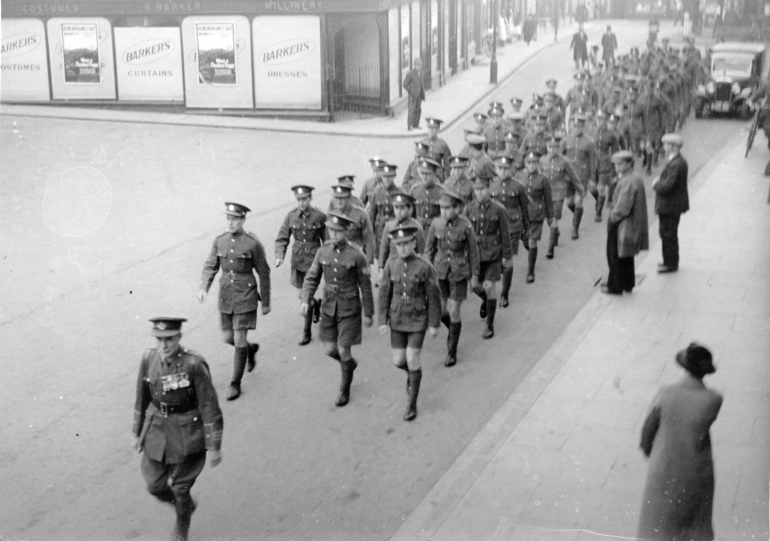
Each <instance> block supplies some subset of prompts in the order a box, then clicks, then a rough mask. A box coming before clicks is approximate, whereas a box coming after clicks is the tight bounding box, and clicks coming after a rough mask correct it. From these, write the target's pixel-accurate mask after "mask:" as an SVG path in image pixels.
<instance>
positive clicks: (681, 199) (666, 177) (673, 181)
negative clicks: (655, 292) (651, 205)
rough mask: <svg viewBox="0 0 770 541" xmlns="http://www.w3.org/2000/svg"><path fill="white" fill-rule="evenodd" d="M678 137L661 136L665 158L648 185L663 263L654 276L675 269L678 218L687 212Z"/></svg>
mask: <svg viewBox="0 0 770 541" xmlns="http://www.w3.org/2000/svg"><path fill="white" fill-rule="evenodd" d="M682 144H684V140H683V139H682V136H681V135H679V134H677V133H667V134H666V135H664V136H663V150H664V151H665V153H666V156H667V158H668V163H667V164H666V167H664V168H663V171H662V172H661V174H660V176H659V177H658V178H657V179H655V180H654V181H653V182H652V189H653V190H655V212H657V213H658V224H659V231H660V241H661V244H662V248H663V263H660V264H658V272H660V273H665V272H676V271H677V270H678V269H679V234H678V228H679V218H680V217H681V216H682V213H684V212H687V211H688V210H690V199H689V196H688V194H687V161H685V159H684V158H683V157H682V155H681V154H680V150H681V148H682Z"/></svg>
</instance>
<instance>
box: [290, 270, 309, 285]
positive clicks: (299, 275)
mask: <svg viewBox="0 0 770 541" xmlns="http://www.w3.org/2000/svg"><path fill="white" fill-rule="evenodd" d="M305 274H306V273H305V271H301V270H299V269H298V268H296V267H292V268H291V285H293V286H294V287H296V288H297V289H302V284H303V282H304V281H305Z"/></svg>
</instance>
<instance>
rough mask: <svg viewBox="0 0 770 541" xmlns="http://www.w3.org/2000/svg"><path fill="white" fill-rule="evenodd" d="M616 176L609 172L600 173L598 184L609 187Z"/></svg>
mask: <svg viewBox="0 0 770 541" xmlns="http://www.w3.org/2000/svg"><path fill="white" fill-rule="evenodd" d="M613 176H614V173H612V172H610V171H607V172H606V173H599V182H598V184H599V185H600V186H607V185H609V184H610V183H611V182H612V177H613Z"/></svg>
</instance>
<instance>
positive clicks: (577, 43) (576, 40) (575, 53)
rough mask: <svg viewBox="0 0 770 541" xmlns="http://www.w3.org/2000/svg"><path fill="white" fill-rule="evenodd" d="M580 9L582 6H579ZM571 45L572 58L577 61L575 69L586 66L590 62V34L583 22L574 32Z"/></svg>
mask: <svg viewBox="0 0 770 541" xmlns="http://www.w3.org/2000/svg"><path fill="white" fill-rule="evenodd" d="M583 7H585V6H583ZM579 10H580V6H578V11H579ZM569 47H570V49H572V60H574V62H575V69H580V68H584V67H586V65H587V64H588V34H586V31H585V30H584V29H583V23H582V22H581V23H580V25H579V26H578V31H577V32H575V33H574V34H573V36H572V42H571V43H570V44H569Z"/></svg>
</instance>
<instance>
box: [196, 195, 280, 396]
mask: <svg viewBox="0 0 770 541" xmlns="http://www.w3.org/2000/svg"><path fill="white" fill-rule="evenodd" d="M248 212H251V209H249V208H248V207H246V206H244V205H241V204H239V203H225V214H226V215H227V231H226V232H225V233H222V234H221V235H219V236H218V237H217V238H216V239H214V244H213V245H212V247H211V252H210V253H209V257H208V259H206V262H205V263H204V264H203V273H202V274H201V283H200V289H199V290H198V300H199V301H200V302H201V303H202V302H204V301H205V300H206V295H207V294H208V291H209V288H210V287H211V284H212V283H213V282H214V276H216V274H217V272H219V269H220V268H221V269H222V277H221V278H220V279H219V316H220V323H219V324H220V329H221V330H222V341H223V342H225V343H226V344H230V345H231V346H234V347H235V352H234V355H233V357H234V358H233V378H232V380H231V381H230V388H229V389H228V390H227V396H226V398H227V400H235V399H237V398H238V397H239V396H240V395H241V379H242V378H243V372H244V370H245V368H246V365H247V364H248V368H249V372H251V371H253V370H254V367H255V366H256V365H257V360H256V355H257V351H258V350H259V344H257V343H252V342H249V341H248V340H247V338H248V332H249V330H254V329H256V328H257V307H258V306H259V301H260V300H261V301H262V315H263V316H266V315H267V314H269V313H270V266H269V265H268V264H267V258H266V257H265V249H264V247H263V246H262V243H261V242H260V241H259V239H258V238H257V236H256V235H255V234H254V233H251V232H249V231H246V230H244V229H243V224H244V223H245V222H246V213H248ZM254 271H256V272H257V276H259V287H257V280H256V279H255V276H254Z"/></svg>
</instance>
